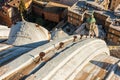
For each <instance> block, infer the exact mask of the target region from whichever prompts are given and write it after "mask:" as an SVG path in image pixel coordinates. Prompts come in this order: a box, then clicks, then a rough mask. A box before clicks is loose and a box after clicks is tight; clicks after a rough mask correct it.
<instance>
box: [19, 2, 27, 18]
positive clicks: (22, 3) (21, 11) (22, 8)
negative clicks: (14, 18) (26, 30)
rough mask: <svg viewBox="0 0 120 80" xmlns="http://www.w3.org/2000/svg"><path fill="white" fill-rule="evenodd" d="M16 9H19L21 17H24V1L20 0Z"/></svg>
mask: <svg viewBox="0 0 120 80" xmlns="http://www.w3.org/2000/svg"><path fill="white" fill-rule="evenodd" d="M18 10H19V11H20V14H21V17H22V19H24V16H25V13H26V8H25V3H24V1H23V0H20V4H19V7H18Z"/></svg>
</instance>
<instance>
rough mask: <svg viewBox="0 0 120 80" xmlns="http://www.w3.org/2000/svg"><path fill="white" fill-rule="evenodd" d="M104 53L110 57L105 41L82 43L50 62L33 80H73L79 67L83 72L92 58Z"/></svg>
mask: <svg viewBox="0 0 120 80" xmlns="http://www.w3.org/2000/svg"><path fill="white" fill-rule="evenodd" d="M103 53H104V54H105V55H109V50H108V48H107V46H106V44H105V42H104V41H102V40H99V39H86V40H83V41H80V42H78V43H77V44H75V45H73V46H72V47H69V48H68V49H67V50H65V51H63V52H61V53H60V54H59V55H58V56H56V57H54V58H53V59H52V60H50V61H48V62H47V63H46V64H45V65H44V66H43V67H42V68H41V69H40V70H38V71H37V72H36V73H35V74H33V75H32V78H33V76H34V79H33V80H65V79H69V78H70V79H71V80H72V79H74V77H75V76H76V75H77V73H78V72H75V70H76V69H77V68H78V67H79V70H78V71H81V69H82V68H83V67H84V66H85V65H86V64H87V63H88V62H89V61H90V60H91V59H92V58H94V57H95V56H97V55H99V54H103ZM74 72H75V73H74ZM73 73H74V74H73ZM71 74H73V75H71ZM70 76H71V77H70ZM29 79H30V78H29V77H28V78H27V80H29Z"/></svg>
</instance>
